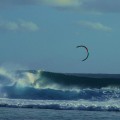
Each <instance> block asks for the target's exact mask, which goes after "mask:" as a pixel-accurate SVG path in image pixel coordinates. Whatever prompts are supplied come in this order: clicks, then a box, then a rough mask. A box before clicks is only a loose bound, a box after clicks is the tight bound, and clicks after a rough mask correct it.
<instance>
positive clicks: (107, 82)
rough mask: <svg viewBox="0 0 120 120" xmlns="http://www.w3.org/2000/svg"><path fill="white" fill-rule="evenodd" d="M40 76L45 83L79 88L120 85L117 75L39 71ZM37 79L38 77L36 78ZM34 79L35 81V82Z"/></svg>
mask: <svg viewBox="0 0 120 120" xmlns="http://www.w3.org/2000/svg"><path fill="white" fill-rule="evenodd" d="M41 77H42V78H45V81H46V83H47V82H48V83H52V84H54V83H55V84H58V85H61V86H64V87H70V86H76V87H79V88H86V87H88V88H102V87H108V86H117V87H119V86H120V78H119V77H115V75H114V77H109V75H102V74H101V75H98V77H97V76H96V77H95V76H92V75H85V74H84V75H81V76H80V75H76V74H61V73H52V72H45V71H43V72H41ZM37 81H39V79H38V80H37ZM37 81H36V82H37Z"/></svg>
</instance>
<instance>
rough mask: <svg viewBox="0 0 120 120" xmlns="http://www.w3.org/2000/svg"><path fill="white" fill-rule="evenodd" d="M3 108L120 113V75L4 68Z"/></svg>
mask: <svg viewBox="0 0 120 120" xmlns="http://www.w3.org/2000/svg"><path fill="white" fill-rule="evenodd" d="M0 107H22V108H40V109H60V110H66V109H67V110H99V111H120V75H119V74H116V75H112V74H66V73H64V74H63V73H53V72H47V71H41V70H36V71H35V70H24V71H14V72H13V71H12V72H10V71H7V70H5V69H3V68H0Z"/></svg>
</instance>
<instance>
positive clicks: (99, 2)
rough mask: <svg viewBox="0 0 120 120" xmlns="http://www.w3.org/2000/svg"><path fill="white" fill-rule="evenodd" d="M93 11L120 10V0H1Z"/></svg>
mask: <svg viewBox="0 0 120 120" xmlns="http://www.w3.org/2000/svg"><path fill="white" fill-rule="evenodd" d="M41 4H46V5H49V6H52V7H61V8H62V7H63V8H65V7H66V8H68V7H70V8H72V7H74V8H77V10H78V9H79V10H82V11H92V12H120V0H0V6H11V5H41Z"/></svg>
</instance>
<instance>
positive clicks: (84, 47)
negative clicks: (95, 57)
mask: <svg viewBox="0 0 120 120" xmlns="http://www.w3.org/2000/svg"><path fill="white" fill-rule="evenodd" d="M80 47H82V48H85V50H86V52H87V56H86V58H84V59H83V60H82V61H85V60H87V59H88V57H89V51H88V48H87V47H86V46H84V45H80V46H77V47H76V48H80Z"/></svg>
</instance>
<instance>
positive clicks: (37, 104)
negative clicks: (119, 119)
mask: <svg viewBox="0 0 120 120" xmlns="http://www.w3.org/2000/svg"><path fill="white" fill-rule="evenodd" d="M0 107H12V108H37V109H55V110H87V111H120V100H110V101H104V102H103V101H102V102H98V101H87V100H82V99H81V100H78V101H73V100H72V101H66V100H62V101H60V100H45V101H44V100H25V99H0Z"/></svg>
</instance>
